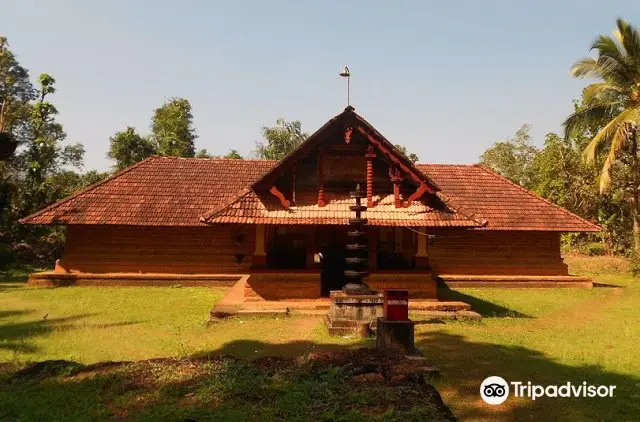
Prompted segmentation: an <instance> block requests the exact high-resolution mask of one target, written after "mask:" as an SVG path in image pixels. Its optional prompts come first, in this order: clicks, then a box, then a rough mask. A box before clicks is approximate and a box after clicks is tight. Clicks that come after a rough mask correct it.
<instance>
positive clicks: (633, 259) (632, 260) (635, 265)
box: [629, 253, 640, 277]
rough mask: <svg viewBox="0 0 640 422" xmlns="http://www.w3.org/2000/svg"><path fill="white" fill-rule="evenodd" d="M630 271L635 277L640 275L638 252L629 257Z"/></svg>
mask: <svg viewBox="0 0 640 422" xmlns="http://www.w3.org/2000/svg"><path fill="white" fill-rule="evenodd" d="M629 271H630V272H631V274H633V276H634V277H639V276H640V256H638V254H635V253H633V254H631V256H630V257H629Z"/></svg>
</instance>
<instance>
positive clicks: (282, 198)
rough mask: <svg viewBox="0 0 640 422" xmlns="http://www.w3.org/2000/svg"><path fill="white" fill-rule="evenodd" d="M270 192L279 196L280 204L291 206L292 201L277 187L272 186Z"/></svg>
mask: <svg viewBox="0 0 640 422" xmlns="http://www.w3.org/2000/svg"><path fill="white" fill-rule="evenodd" d="M269 193H271V195H273V196H275V197H276V198H278V199H279V200H280V204H282V206H283V207H285V208H289V205H291V203H290V202H289V201H287V198H285V197H284V195H283V194H282V192H280V191H279V190H278V188H277V187H275V186H271V189H269Z"/></svg>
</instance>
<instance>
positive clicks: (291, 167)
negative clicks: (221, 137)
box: [253, 107, 440, 207]
mask: <svg viewBox="0 0 640 422" xmlns="http://www.w3.org/2000/svg"><path fill="white" fill-rule="evenodd" d="M356 184H360V185H361V186H362V187H363V189H364V188H366V190H367V193H368V206H370V207H372V206H375V205H376V204H375V202H374V201H373V199H372V197H373V193H374V192H375V193H377V194H383V193H384V194H387V193H391V192H393V193H394V195H395V198H396V199H395V201H396V207H403V206H409V205H410V204H411V202H412V201H415V200H417V199H419V198H421V197H422V196H423V195H425V194H431V195H435V193H436V192H438V191H439V190H440V189H439V188H438V187H437V186H436V185H435V183H433V182H432V181H431V180H430V179H428V178H427V177H426V176H425V175H424V174H423V173H422V172H420V171H419V170H418V169H417V168H416V167H415V166H414V165H413V163H412V162H411V161H409V160H408V159H407V158H406V157H405V156H404V155H402V154H401V153H400V152H398V150H397V149H396V148H395V147H394V146H393V144H391V143H390V142H389V141H388V140H386V139H385V138H384V137H383V136H382V135H381V134H380V133H379V132H378V131H377V130H376V129H375V128H373V126H371V125H370V124H369V123H368V122H367V121H366V120H365V119H363V118H362V117H361V116H359V115H358V114H357V113H355V111H354V109H353V107H347V108H346V109H345V110H344V112H342V113H341V114H339V115H338V116H336V117H334V118H333V119H331V120H330V121H329V122H327V124H325V125H324V126H323V127H321V128H320V129H319V130H318V131H316V132H315V133H314V134H313V135H311V136H310V137H309V139H307V140H306V141H305V142H304V143H303V144H302V145H301V146H300V147H298V148H297V149H296V150H295V151H293V152H291V153H290V154H289V155H288V156H287V157H285V158H284V159H283V160H282V161H281V162H280V163H278V165H276V166H275V167H274V168H273V169H272V170H271V171H270V172H268V173H267V174H266V175H265V176H264V177H263V178H262V179H260V180H258V181H257V182H256V183H254V184H253V189H254V190H255V191H256V192H257V193H258V194H260V195H261V196H262V195H263V194H266V193H270V194H271V195H273V196H274V197H275V198H277V199H278V201H280V203H281V204H282V206H283V207H288V206H289V205H290V204H292V203H295V200H296V196H297V195H298V193H299V192H303V193H304V194H305V195H308V194H309V193H310V192H312V191H316V192H317V196H318V205H319V206H324V205H325V204H326V193H327V192H348V191H350V190H353V189H354V187H355V185H356ZM432 199H433V200H436V198H435V196H434V198H432Z"/></svg>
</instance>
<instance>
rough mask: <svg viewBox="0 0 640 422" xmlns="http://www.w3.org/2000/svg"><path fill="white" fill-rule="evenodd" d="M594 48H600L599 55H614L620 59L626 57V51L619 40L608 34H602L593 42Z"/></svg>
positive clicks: (592, 47) (613, 56)
mask: <svg viewBox="0 0 640 422" xmlns="http://www.w3.org/2000/svg"><path fill="white" fill-rule="evenodd" d="M591 49H592V50H598V55H599V56H608V57H612V58H614V59H616V60H618V61H621V60H622V59H624V56H625V51H624V49H623V48H622V46H621V45H620V44H619V43H618V42H617V40H615V39H613V38H611V37H610V36H608V35H600V36H598V38H596V40H595V41H594V42H593V44H591Z"/></svg>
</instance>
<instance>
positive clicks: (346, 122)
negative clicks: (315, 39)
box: [252, 106, 440, 193]
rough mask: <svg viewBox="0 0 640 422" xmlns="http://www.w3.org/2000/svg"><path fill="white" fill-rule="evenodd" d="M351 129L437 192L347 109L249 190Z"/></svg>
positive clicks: (356, 115)
mask: <svg viewBox="0 0 640 422" xmlns="http://www.w3.org/2000/svg"><path fill="white" fill-rule="evenodd" d="M347 128H350V129H351V130H352V131H353V132H354V133H359V134H361V135H363V136H364V137H365V138H367V140H368V141H369V142H370V143H371V144H373V145H374V146H376V147H377V148H378V150H380V151H381V152H382V153H383V154H384V155H385V156H386V158H387V159H388V160H390V161H392V162H393V163H394V164H395V165H396V166H398V168H399V169H400V170H401V171H402V172H403V173H404V174H405V175H407V176H409V178H410V179H412V181H413V182H414V183H415V184H416V185H420V184H422V183H424V184H425V185H426V187H427V190H428V192H430V193H435V192H437V191H439V190H440V189H439V188H438V186H437V185H436V184H435V183H434V182H433V181H432V180H431V179H429V177H428V176H427V175H425V174H424V173H422V172H420V171H419V170H418V169H417V168H416V167H415V165H414V164H413V163H412V162H411V161H410V160H409V159H408V158H407V157H405V156H404V155H403V154H401V153H400V152H399V151H398V150H397V149H396V147H395V146H394V145H393V144H392V143H391V142H389V141H388V140H387V139H386V138H385V137H384V136H382V134H381V133H380V132H378V131H377V130H376V129H375V128H374V127H373V126H372V125H371V124H370V123H369V122H367V121H366V120H365V119H364V118H363V117H362V116H360V115H359V114H358V113H356V112H355V111H354V108H353V107H351V106H348V107H347V108H345V109H344V111H343V112H342V113H340V114H338V115H337V116H335V117H333V118H332V119H330V120H329V121H328V122H327V123H325V124H324V125H323V126H322V127H321V128H320V129H318V130H316V131H315V132H314V133H313V134H312V135H311V136H309V138H307V139H306V140H305V141H304V142H303V143H302V144H301V145H300V146H298V148H296V149H295V150H293V151H292V152H290V153H289V154H288V155H287V156H286V157H284V158H283V159H282V160H280V161H279V162H278V163H277V164H276V165H275V166H274V167H273V168H272V169H271V170H270V171H269V172H267V173H266V174H265V175H264V176H263V177H261V178H260V179H258V180H256V181H255V182H254V183H253V185H252V187H254V188H255V187H256V186H257V185H258V184H260V183H265V182H268V181H269V180H273V179H275V178H276V177H277V176H278V175H279V174H281V173H282V172H283V171H285V170H286V169H288V168H290V167H292V166H294V165H295V164H296V163H297V162H298V161H299V160H300V159H301V158H303V157H305V156H307V155H308V154H310V153H312V152H314V151H315V150H316V149H317V148H318V147H320V146H321V145H322V142H324V141H326V140H327V137H326V135H327V134H328V133H329V132H330V131H332V130H336V129H340V130H341V131H342V132H343V133H344V131H345V130H346V129H347Z"/></svg>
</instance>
